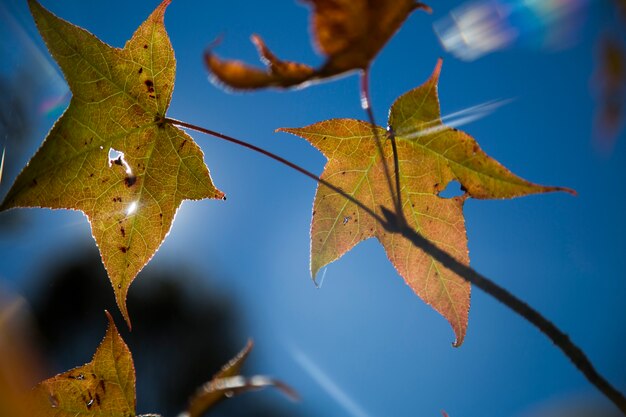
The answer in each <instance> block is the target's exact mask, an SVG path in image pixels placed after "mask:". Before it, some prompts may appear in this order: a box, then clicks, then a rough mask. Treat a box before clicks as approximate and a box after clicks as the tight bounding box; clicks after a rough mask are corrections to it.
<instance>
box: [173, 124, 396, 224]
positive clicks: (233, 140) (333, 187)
mask: <svg viewBox="0 0 626 417" xmlns="http://www.w3.org/2000/svg"><path fill="white" fill-rule="evenodd" d="M162 122H165V123H171V124H173V125H176V126H181V127H186V128H187V129H192V130H195V131H198V132H200V133H204V134H206V135H211V136H215V137H217V138H220V139H223V140H225V141H227V142H231V143H234V144H236V145H239V146H243V147H244V148H248V149H250V150H253V151H255V152H258V153H260V154H261V155H264V156H266V157H268V158H271V159H273V160H275V161H278V162H280V163H281V164H283V165H287V166H288V167H289V168H291V169H294V170H296V171H298V172H299V173H301V174H303V175H306V176H307V177H309V178H311V179H312V180H314V181H317V182H318V183H320V184H323V185H325V186H326V187H328V188H330V189H331V190H333V191H335V192H336V193H338V194H341V195H342V196H343V197H345V198H347V199H348V200H350V201H351V202H352V203H354V204H356V205H357V206H358V207H359V208H360V209H362V210H364V211H366V212H367V214H369V215H370V216H372V217H373V218H374V219H375V220H376V221H377V222H379V223H381V224H383V223H384V222H385V220H384V219H383V218H382V217H381V216H380V215H378V214H377V213H376V212H375V211H374V210H372V209H371V208H369V207H367V206H366V205H365V204H363V203H361V202H360V201H359V200H357V199H356V198H354V197H353V196H351V195H350V194H348V193H346V192H345V191H343V190H342V189H341V188H339V187H337V186H336V185H334V184H332V183H330V182H328V181H326V180H324V179H322V178H320V177H318V176H317V175H315V174H313V173H312V172H311V171H307V170H306V169H304V168H302V167H301V166H300V165H297V164H294V163H293V162H291V161H288V160H287V159H285V158H283V157H282V156H278V155H276V154H274V153H272V152H270V151H268V150H265V149H263V148H260V147H258V146H255V145H253V144H251V143H248V142H244V141H242V140H239V139H236V138H233V137H232V136H228V135H224V134H222V133H219V132H216V131H214V130H211V129H206V128H204V127H200V126H196V125H192V124H190V123H185V122H182V121H180V120H176V119H171V118H169V117H164V118H163V119H162Z"/></svg>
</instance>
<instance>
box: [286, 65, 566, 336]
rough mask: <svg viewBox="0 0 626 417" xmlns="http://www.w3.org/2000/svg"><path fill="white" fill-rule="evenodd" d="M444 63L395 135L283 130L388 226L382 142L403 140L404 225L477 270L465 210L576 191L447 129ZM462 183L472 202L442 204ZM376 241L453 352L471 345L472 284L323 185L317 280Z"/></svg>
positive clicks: (364, 126)
mask: <svg viewBox="0 0 626 417" xmlns="http://www.w3.org/2000/svg"><path fill="white" fill-rule="evenodd" d="M440 68H441V61H439V62H438V64H437V66H436V68H435V71H434V72H433V74H432V76H431V77H430V79H429V80H428V81H427V82H426V83H424V84H423V85H421V86H420V87H417V88H415V89H414V90H411V91H409V92H408V93H406V94H404V95H403V96H401V97H400V98H398V99H397V100H396V101H395V102H394V104H393V105H392V107H391V112H390V116H389V130H388V131H386V130H384V129H383V128H381V127H373V126H372V125H370V124H369V123H365V122H361V121H358V120H351V119H334V120H328V121H324V122H320V123H316V124H313V125H311V126H307V127H303V128H290V129H279V130H282V131H284V132H289V133H293V134H295V135H298V136H300V137H303V138H304V139H306V140H308V141H309V142H310V143H311V144H312V145H313V146H314V147H316V148H317V149H318V150H319V151H320V152H322V153H323V154H324V155H325V156H326V157H327V158H328V163H327V164H326V166H325V168H324V172H323V173H322V175H321V178H322V179H324V180H326V181H328V182H330V183H332V184H334V185H336V186H338V187H340V188H341V189H342V190H343V191H344V192H346V193H347V194H349V195H350V196H352V197H354V198H355V199H356V200H358V201H359V202H361V203H362V204H363V205H365V206H366V207H369V208H371V209H372V210H374V211H375V212H376V213H377V214H378V215H379V216H380V217H381V218H385V211H386V212H389V211H393V208H394V200H393V197H392V196H391V194H390V192H389V189H388V185H387V184H388V182H387V179H386V177H385V170H384V167H383V163H382V158H383V157H384V158H386V159H387V161H388V162H387V163H388V165H389V166H393V154H392V150H391V146H390V145H389V144H388V143H385V146H384V148H383V153H384V155H382V156H381V155H380V153H379V152H378V151H377V147H376V143H375V140H376V137H378V138H388V137H389V136H388V135H389V132H393V134H394V136H395V138H396V141H397V150H398V159H399V166H398V172H399V175H400V183H401V191H400V193H401V200H402V210H403V215H404V218H405V219H406V221H407V223H408V225H409V226H411V227H412V228H414V229H415V230H416V231H418V232H419V233H420V234H421V235H423V236H424V237H425V238H427V239H429V240H430V241H432V242H433V243H434V244H435V245H436V246H438V247H439V248H440V249H443V250H445V251H446V252H448V253H449V254H450V255H452V256H453V257H454V258H456V259H457V260H458V261H459V262H462V263H464V264H469V255H468V250H467V237H466V233H465V223H464V217H463V203H464V201H465V199H466V198H467V197H474V198H511V197H516V196H522V195H527V194H533V193H544V192H550V191H568V192H571V190H568V189H565V188H561V187H547V186H541V185H537V184H533V183H530V182H528V181H525V180H523V179H521V178H519V177H518V176H516V175H514V174H513V173H511V172H510V171H509V170H507V169H506V168H505V167H503V166H502V165H500V164H499V163H498V162H497V161H495V160H494V159H492V158H490V157H489V156H487V154H485V153H484V152H483V151H482V150H481V149H480V147H479V146H478V144H477V143H476V141H475V140H474V139H473V138H472V137H471V136H469V135H467V134H466V133H463V132H461V131H459V130H457V129H453V128H449V127H447V126H445V125H443V124H442V123H441V120H440V110H439V100H438V96H437V84H438V79H439V72H440ZM453 180H457V181H459V182H460V183H461V185H462V187H463V189H464V190H465V192H466V194H465V195H463V196H461V197H455V198H443V197H440V196H439V192H440V191H441V190H444V189H445V188H446V186H447V185H448V183H449V182H451V181H453ZM370 237H375V238H377V239H378V240H379V241H380V243H381V244H382V245H383V247H384V248H385V251H386V252H387V256H388V257H389V260H390V261H391V263H392V264H393V265H394V267H395V268H396V270H397V271H398V273H399V274H400V275H401V276H402V277H403V278H404V280H405V281H406V283H407V284H408V285H409V286H410V287H411V288H412V289H413V291H415V293H416V294H417V295H418V296H419V297H420V298H422V299H423V300H424V301H425V302H426V303H428V304H430V305H431V306H432V307H433V308H434V309H435V310H437V311H438V312H439V313H441V314H442V315H443V316H444V317H445V318H446V319H447V320H448V321H449V322H450V324H451V325H452V328H453V330H454V332H455V334H456V342H455V344H456V345H457V346H458V345H460V344H461V343H462V342H463V339H464V337H465V333H466V329H467V321H468V311H469V306H470V285H469V283H467V282H466V281H465V280H463V278H461V277H460V276H458V275H456V274H455V273H453V272H452V271H450V270H448V269H447V268H446V267H445V266H444V265H442V264H441V263H439V262H438V261H436V260H435V259H434V258H432V257H431V256H429V255H428V254H427V253H425V252H423V251H422V250H420V249H419V248H417V247H415V246H414V245H413V244H412V243H411V241H410V240H408V239H407V238H405V237H403V236H402V235H401V234H398V233H394V232H392V231H389V230H386V228H385V225H383V224H380V223H379V222H377V221H376V219H374V218H373V217H372V216H371V215H369V214H368V213H367V212H366V211H365V210H363V209H362V208H360V207H359V206H357V205H356V204H355V203H354V202H351V201H349V200H347V199H346V198H344V197H343V196H342V195H340V194H338V193H337V192H335V191H333V190H331V189H330V188H328V187H326V186H324V185H322V184H320V185H318V188H317V193H316V196H315V201H314V204H313V218H312V223H311V273H312V275H313V277H315V275H316V274H317V273H318V271H319V270H320V269H321V268H322V267H323V266H325V265H327V264H329V263H331V262H333V261H335V260H336V259H338V258H340V257H341V256H342V255H343V254H345V253H346V252H347V251H349V250H350V249H351V248H352V247H354V246H355V245H356V244H357V243H359V242H360V241H362V240H365V239H368V238H370Z"/></svg>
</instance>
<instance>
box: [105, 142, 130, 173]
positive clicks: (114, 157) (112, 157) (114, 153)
mask: <svg viewBox="0 0 626 417" xmlns="http://www.w3.org/2000/svg"><path fill="white" fill-rule="evenodd" d="M113 164H115V165H120V166H123V167H124V170H125V171H126V173H127V174H128V175H132V173H133V170H132V169H130V165H128V162H126V159H124V152H121V151H118V150H116V149H113V148H109V168H110V167H112V166H113Z"/></svg>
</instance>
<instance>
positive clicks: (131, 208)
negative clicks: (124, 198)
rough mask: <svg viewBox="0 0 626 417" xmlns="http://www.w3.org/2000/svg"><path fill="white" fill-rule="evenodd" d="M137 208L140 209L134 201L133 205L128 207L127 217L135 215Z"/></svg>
mask: <svg viewBox="0 0 626 417" xmlns="http://www.w3.org/2000/svg"><path fill="white" fill-rule="evenodd" d="M137 207H138V204H137V202H136V201H133V202H132V203H130V204H129V205H128V207H127V208H126V215H127V216H130V215H133V214H135V213H136V212H137Z"/></svg>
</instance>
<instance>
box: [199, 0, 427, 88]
mask: <svg viewBox="0 0 626 417" xmlns="http://www.w3.org/2000/svg"><path fill="white" fill-rule="evenodd" d="M306 2H307V3H310V5H311V7H312V9H313V10H312V17H311V32H312V34H313V37H314V42H315V46H316V47H317V49H318V50H319V51H320V52H321V53H322V54H323V55H324V56H325V57H326V61H325V62H324V64H322V66H320V67H319V68H312V67H310V66H308V65H306V64H300V63H296V62H291V61H283V60H280V59H278V58H277V57H276V56H275V55H274V54H273V53H272V52H271V51H270V50H269V48H268V47H267V46H266V45H265V43H264V42H263V40H262V39H261V38H260V37H259V36H257V35H253V36H252V38H251V39H252V42H253V43H254V45H255V46H256V47H257V50H258V52H259V55H260V57H261V60H262V61H263V62H264V63H265V64H266V66H267V68H266V69H259V68H255V67H252V66H249V65H247V64H245V63H243V62H241V61H234V60H223V59H220V58H219V57H217V56H216V55H215V54H214V53H213V52H212V51H207V52H206V53H205V56H204V58H205V62H206V65H207V67H208V68H209V70H210V71H211V72H212V73H213V75H214V76H215V77H216V79H217V80H219V81H220V82H222V83H223V84H225V85H226V86H228V87H230V88H234V89H257V88H264V87H292V86H295V85H299V84H302V83H305V82H310V81H314V80H319V79H323V78H328V77H333V76H336V75H339V74H343V73H345V72H349V71H353V70H365V69H367V68H368V67H369V65H370V63H371V61H372V60H373V59H374V58H375V57H376V55H377V54H378V52H379V51H380V50H381V49H382V48H383V46H385V44H386V43H387V41H388V40H389V39H390V38H391V37H392V36H393V34H394V33H396V31H397V30H398V29H399V28H400V26H401V25H402V23H403V22H404V21H405V20H406V18H407V17H408V16H409V15H410V14H411V12H413V11H414V10H416V9H422V10H427V11H430V8H429V7H428V6H426V5H424V4H422V3H417V2H415V1H414V0H395V1H387V0H306Z"/></svg>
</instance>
